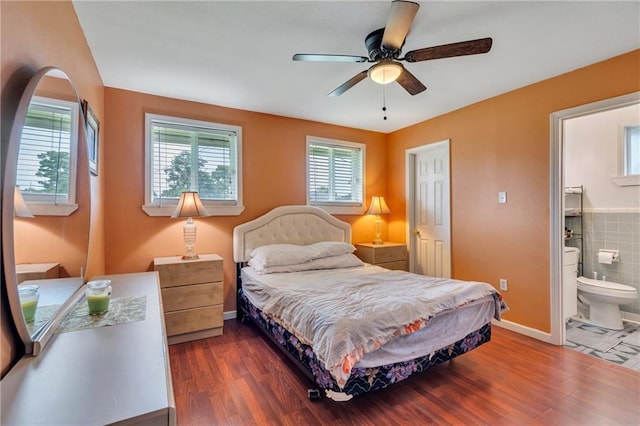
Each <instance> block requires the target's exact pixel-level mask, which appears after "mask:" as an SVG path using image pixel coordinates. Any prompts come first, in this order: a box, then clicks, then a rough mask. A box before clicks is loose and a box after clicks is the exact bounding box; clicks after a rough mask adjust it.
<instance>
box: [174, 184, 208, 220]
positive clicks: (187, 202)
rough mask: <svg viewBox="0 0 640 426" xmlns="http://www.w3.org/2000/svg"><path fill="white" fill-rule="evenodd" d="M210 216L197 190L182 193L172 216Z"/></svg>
mask: <svg viewBox="0 0 640 426" xmlns="http://www.w3.org/2000/svg"><path fill="white" fill-rule="evenodd" d="M201 216H209V212H208V211H207V209H205V208H204V205H203V204H202V201H200V196H199V195H198V192H196V191H185V192H183V193H182V194H180V201H178V205H177V206H176V210H175V211H174V212H173V214H172V215H171V217H173V218H176V217H201Z"/></svg>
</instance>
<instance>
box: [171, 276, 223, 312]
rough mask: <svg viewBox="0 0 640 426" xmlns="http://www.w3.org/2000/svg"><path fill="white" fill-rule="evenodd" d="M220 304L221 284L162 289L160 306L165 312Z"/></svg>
mask: <svg viewBox="0 0 640 426" xmlns="http://www.w3.org/2000/svg"><path fill="white" fill-rule="evenodd" d="M221 303H222V283H221V282H217V283H208V284H193V285H190V286H181V287H167V288H163V289H162V305H163V308H164V311H165V312H172V311H178V310H180V309H190V308H198V307H202V306H210V305H219V304H221Z"/></svg>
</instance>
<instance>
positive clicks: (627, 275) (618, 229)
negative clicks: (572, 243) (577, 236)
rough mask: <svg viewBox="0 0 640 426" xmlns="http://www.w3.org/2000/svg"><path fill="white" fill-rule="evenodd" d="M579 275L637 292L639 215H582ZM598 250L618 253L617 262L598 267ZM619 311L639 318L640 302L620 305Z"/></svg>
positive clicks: (598, 213)
mask: <svg viewBox="0 0 640 426" xmlns="http://www.w3.org/2000/svg"><path fill="white" fill-rule="evenodd" d="M582 219H583V220H582V227H583V229H582V236H583V238H584V240H583V250H584V253H583V271H582V275H583V276H585V277H589V278H593V272H594V271H596V272H597V273H598V279H601V278H602V276H605V277H606V280H607V281H615V282H618V283H621V284H627V285H630V286H633V287H635V288H637V289H638V290H639V291H640V212H615V211H606V212H600V211H597V212H585V213H583V217H582ZM599 249H610V250H619V251H620V256H619V261H618V262H613V263H612V264H611V265H607V264H602V263H598V258H597V253H598V250H599ZM620 308H621V310H622V311H626V312H631V313H635V314H640V300H636V301H635V302H634V303H633V304H630V305H623V306H621V307H620Z"/></svg>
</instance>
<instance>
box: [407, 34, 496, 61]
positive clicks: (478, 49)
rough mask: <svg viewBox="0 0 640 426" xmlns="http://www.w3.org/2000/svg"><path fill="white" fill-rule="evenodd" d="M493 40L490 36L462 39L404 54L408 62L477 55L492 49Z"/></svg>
mask: <svg viewBox="0 0 640 426" xmlns="http://www.w3.org/2000/svg"><path fill="white" fill-rule="evenodd" d="M492 43H493V40H492V39H491V38H490V37H487V38H480V39H478V40H469V41H461V42H459V43H451V44H443V45H440V46H434V47H426V48H424V49H417V50H412V51H411V52H407V54H406V55H405V56H404V59H405V61H407V62H420V61H430V60H432V59H442V58H451V57H454V56H465V55H476V54H479V53H487V52H488V51H489V50H491V44H492Z"/></svg>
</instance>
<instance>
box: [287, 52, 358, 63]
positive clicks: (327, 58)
mask: <svg viewBox="0 0 640 426" xmlns="http://www.w3.org/2000/svg"><path fill="white" fill-rule="evenodd" d="M293 60H294V61H314V62H367V61H368V60H369V58H366V57H364V56H352V55H317V54H314V53H296V54H295V55H293Z"/></svg>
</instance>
